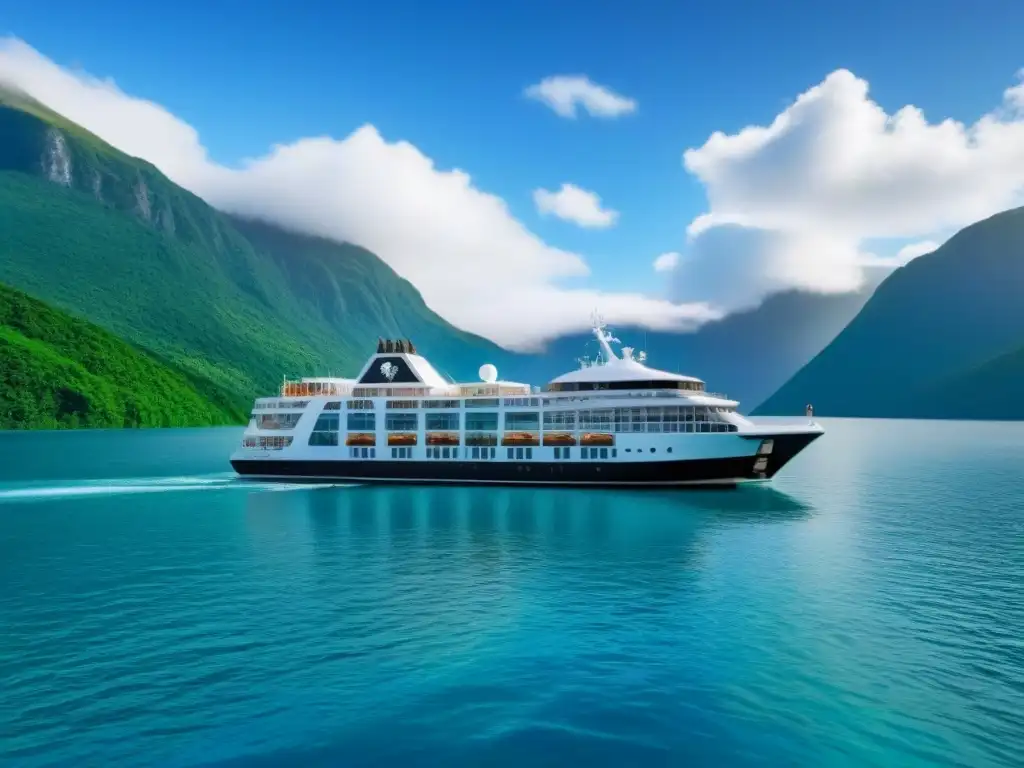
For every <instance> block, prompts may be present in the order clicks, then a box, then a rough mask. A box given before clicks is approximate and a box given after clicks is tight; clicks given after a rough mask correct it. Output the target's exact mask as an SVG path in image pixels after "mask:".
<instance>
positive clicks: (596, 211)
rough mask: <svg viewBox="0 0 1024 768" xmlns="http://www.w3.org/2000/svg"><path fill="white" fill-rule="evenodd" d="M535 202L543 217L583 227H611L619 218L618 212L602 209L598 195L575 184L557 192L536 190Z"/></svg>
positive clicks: (567, 185) (562, 187)
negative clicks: (552, 217) (550, 216)
mask: <svg viewBox="0 0 1024 768" xmlns="http://www.w3.org/2000/svg"><path fill="white" fill-rule="evenodd" d="M533 202H534V204H535V205H536V206H537V211H538V212H539V213H540V214H541V215H542V216H547V215H554V216H557V217H558V218H560V219H563V220H565V221H571V222H572V223H573V224H577V225H579V226H581V227H592V228H605V227H610V226H612V224H614V223H615V222H616V220H617V219H618V218H619V212H618V211H613V210H611V209H609V208H602V207H601V198H600V197H598V196H597V194H596V193H594V192H588V191H587V190H585V189H581V188H580V187H577V186H576V185H575V184H563V185H562V186H561V188H560V189H559V190H558V191H557V192H550V191H548V190H546V189H537V190H534V192H533Z"/></svg>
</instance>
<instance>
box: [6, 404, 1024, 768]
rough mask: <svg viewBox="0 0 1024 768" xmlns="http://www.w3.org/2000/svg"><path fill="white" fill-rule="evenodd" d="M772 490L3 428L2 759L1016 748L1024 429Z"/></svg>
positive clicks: (530, 756) (824, 459)
mask: <svg viewBox="0 0 1024 768" xmlns="http://www.w3.org/2000/svg"><path fill="white" fill-rule="evenodd" d="M825 425H826V430H827V432H826V434H825V436H824V437H823V438H822V439H820V440H819V441H818V442H816V443H815V444H813V445H812V446H811V447H810V448H809V449H808V450H807V452H806V453H805V454H804V455H801V456H799V457H797V459H796V460H795V461H794V462H793V463H792V464H790V465H789V467H787V469H786V471H784V473H783V475H782V476H781V477H778V478H776V480H775V481H774V483H773V484H772V486H771V487H767V486H762V487H749V488H744V489H740V490H736V491H690V492H687V491H683V492H668V493H666V492H619V491H580V490H528V489H494V488H487V489H470V488H408V489H406V488H373V487H339V486H333V487H332V486H323V487H304V486H293V485H272V484H261V483H253V482H245V481H241V480H238V479H235V478H234V477H233V475H232V474H231V473H230V471H225V470H226V469H228V470H229V468H228V467H227V466H226V463H225V461H226V457H227V455H228V453H229V452H230V450H231V449H232V447H233V445H234V443H235V442H236V441H237V439H238V437H239V434H240V433H239V431H238V430H231V429H229V430H182V431H166V432H161V431H153V432H78V433H30V434H10V433H0V765H3V766H18V767H19V768H22V767H24V768H34V767H35V766H75V767H76V768H77V767H81V766H114V765H117V766H242V765H246V766H248V765H252V766H370V765H381V766H398V765H402V766H409V765H416V766H423V765H445V766H460V765H488V766H503V765H510V766H511V765H515V766H542V765H564V766H596V765H614V766H634V765H674V766H676V765H679V766H681V765H686V766H704V765H707V766H746V765H763V766H815V767H817V766H900V767H901V768H903V767H909V766H953V765H956V766H972V767H974V766H1011V765H1015V766H1020V765H1021V764H1022V763H1021V761H1022V759H1024V424H1004V423H996V424H983V423H939V422H899V421H844V420H839V421H826V422H825Z"/></svg>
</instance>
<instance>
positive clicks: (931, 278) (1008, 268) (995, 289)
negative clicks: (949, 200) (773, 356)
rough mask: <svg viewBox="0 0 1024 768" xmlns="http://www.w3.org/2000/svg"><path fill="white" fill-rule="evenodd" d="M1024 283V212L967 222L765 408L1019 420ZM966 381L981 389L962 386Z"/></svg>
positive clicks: (898, 278)
mask: <svg viewBox="0 0 1024 768" xmlns="http://www.w3.org/2000/svg"><path fill="white" fill-rule="evenodd" d="M1022 286H1024V208H1019V209H1015V210H1012V211H1005V212H1004V213H1000V214H998V215H996V216H993V217H991V218H989V219H986V220H985V221H981V222H978V223H977V224H973V225H971V226H970V227H967V228H966V229H964V230H962V231H960V232H958V233H957V234H956V235H955V236H954V237H952V238H950V240H949V241H948V242H946V243H945V244H944V245H943V246H942V247H941V248H939V249H938V250H937V251H935V252H934V253H932V254H929V255H927V256H922V257H921V258H919V259H915V260H914V261H912V262H911V263H910V264H908V265H907V266H905V267H903V268H901V269H899V270H897V271H896V272H894V273H893V274H892V275H891V276H890V277H889V278H888V279H886V281H885V282H883V283H882V285H881V286H879V288H878V290H876V291H875V294H874V296H872V298H871V300H870V301H868V302H867V304H866V305H865V306H864V308H863V309H862V310H861V312H860V313H859V314H858V315H857V317H856V318H854V319H853V321H852V322H851V323H850V324H849V325H848V326H847V327H846V328H845V329H844V330H843V332H842V333H840V334H839V335H838V336H837V337H836V339H835V340H834V341H833V342H832V343H831V344H830V345H829V346H828V347H826V348H825V349H824V350H823V351H822V352H821V353H820V354H819V355H818V356H817V357H815V358H814V359H813V360H812V361H811V362H810V363H808V364H807V365H806V366H805V367H804V368H802V369H801V370H800V371H799V372H797V374H796V375H795V376H794V377H793V378H792V379H790V381H789V382H787V383H786V384H785V385H784V386H783V387H782V388H781V389H780V390H779V391H778V392H776V393H775V394H774V395H772V396H771V397H770V398H769V399H768V400H767V401H766V402H765V403H764V404H763V405H761V406H759V407H758V409H757V411H756V412H757V413H766V414H791V413H801V412H803V409H804V406H805V404H806V403H813V404H814V406H815V411H816V412H817V413H819V414H821V415H830V416H833V415H834V416H873V417H908V418H994V419H999V418H1014V417H1017V416H1020V415H1022V414H1021V409H1020V402H1021V400H1020V394H1021V392H1022V391H1024V378H1022V377H1021V376H1020V373H1021V372H1022V368H1021V367H1020V364H1019V362H1020V356H1019V352H1017V353H1016V356H1014V350H1018V349H1019V348H1020V345H1021V340H1022V339H1024V302H1022V301H1021V287H1022ZM1002 356H1006V357H1002ZM990 377H996V378H997V379H998V381H999V382H1000V384H999V386H998V387H997V386H995V380H994V379H993V380H991V381H990ZM958 382H959V383H958ZM967 383H969V384H970V386H971V387H972V389H962V387H963V386H967ZM980 403H983V405H981V404H980Z"/></svg>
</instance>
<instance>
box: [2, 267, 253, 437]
mask: <svg viewBox="0 0 1024 768" xmlns="http://www.w3.org/2000/svg"><path fill="white" fill-rule="evenodd" d="M244 418H245V412H244V411H243V410H239V409H238V408H237V407H235V405H234V404H233V402H232V397H231V395H230V394H228V393H226V392H223V391H221V390H219V389H218V388H217V387H216V386H215V385H212V384H211V383H210V382H208V381H204V380H202V379H198V378H197V377H194V376H192V375H190V374H189V373H187V372H186V371H183V370H181V369H179V368H177V367H176V366H174V365H173V364H171V363H168V362H166V361H163V360H160V359H158V358H156V357H155V356H154V355H152V354H150V353H147V352H144V351H142V350H139V349H136V348H135V347H132V346H131V345H130V344H127V343H126V342H124V341H122V340H121V339H119V338H117V337H116V336H114V335H113V334H111V333H108V332H107V331H104V330H103V329H102V328H98V327H97V326H95V325H93V324H91V323H88V322H86V321H84V320H80V319H78V318H73V317H69V316H68V315H66V314H64V313H62V312H58V311H56V310H54V309H51V308H50V307H47V306H46V305H45V304H43V303H42V302H40V301H37V300H35V299H32V298H30V297H28V296H26V295H25V294H23V293H21V292H19V291H15V290H13V289H11V288H7V287H6V286H0V429H18V428H44V429H55V428H62V427H171V426H190V425H195V424H230V423H237V422H239V421H242V420H244Z"/></svg>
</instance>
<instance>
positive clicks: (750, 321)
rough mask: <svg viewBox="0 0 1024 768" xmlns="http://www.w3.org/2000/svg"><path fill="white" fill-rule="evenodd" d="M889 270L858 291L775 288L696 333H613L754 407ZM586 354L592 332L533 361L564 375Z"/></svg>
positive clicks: (592, 350)
mask: <svg viewBox="0 0 1024 768" xmlns="http://www.w3.org/2000/svg"><path fill="white" fill-rule="evenodd" d="M887 274H888V271H886V270H874V271H872V272H871V273H870V274H869V276H868V281H867V283H866V284H865V286H864V287H863V288H862V289H861V290H860V291H858V292H856V293H850V294H843V295H834V296H822V295H815V294H809V293H802V292H798V291H791V292H787V293H782V294H777V295H774V296H771V297H769V298H768V299H766V300H765V302H764V303H763V304H762V305H761V306H760V307H758V308H757V309H753V310H750V311H748V312H740V313H737V314H734V315H729V316H728V317H725V318H723V319H722V320H720V321H717V322H713V323H708V324H706V325H704V326H702V327H701V328H699V329H698V330H696V331H694V332H693V333H663V332H654V331H645V330H644V329H642V328H615V329H614V331H615V334H616V336H618V338H620V339H621V340H622V341H623V343H627V344H630V345H632V346H635V347H636V348H637V349H644V350H646V351H647V354H648V362H649V363H650V364H651V365H653V366H654V367H656V368H663V369H665V370H670V371H676V372H679V373H686V374H689V375H693V376H697V377H699V378H702V379H704V380H705V381H706V382H707V383H708V387H709V389H712V390H714V391H716V392H724V393H726V394H728V395H729V396H730V397H733V398H736V399H738V400H739V401H740V403H741V405H742V406H745V407H746V408H751V407H753V406H754V405H756V404H757V403H759V402H761V401H762V400H763V399H764V398H765V397H767V396H768V395H769V394H770V393H772V392H774V391H775V390H776V389H777V388H778V387H779V386H781V385H782V384H783V383H784V382H785V381H786V379H788V378H789V377H790V376H792V375H793V374H794V373H795V372H796V371H798V370H799V369H800V367H801V366H802V365H804V364H805V363H807V362H808V361H809V360H810V359H811V358H812V357H814V355H815V354H817V353H818V352H820V351H821V350H822V349H823V348H824V347H825V346H826V345H827V344H828V343H829V342H830V341H831V340H832V339H833V338H835V336H836V334H838V333H839V332H840V331H841V330H842V329H843V327H844V326H845V325H846V324H847V323H848V322H849V321H850V320H851V319H852V318H853V317H854V316H855V315H856V314H857V312H858V311H860V308H861V307H862V306H864V303H865V302H866V301H867V300H868V299H869V298H870V296H871V293H872V291H874V289H875V287H876V286H877V285H878V283H879V282H881V280H882V279H884V277H885V276H886V275H887ZM584 353H587V354H589V355H590V356H591V357H594V356H596V354H597V344H596V342H595V341H594V339H593V336H590V335H582V334H580V335H573V336H567V337H564V338H561V339H558V340H557V341H555V342H552V343H551V344H550V345H549V347H548V352H547V354H546V355H545V356H544V357H543V358H542V359H539V360H536V361H529V365H530V368H531V369H532V371H531V373H533V380H535V381H542V380H546V379H548V378H551V376H554V375H557V374H558V373H563V372H564V371H565V370H566V369H567V368H572V367H573V366H574V360H575V359H576V358H578V357H580V356H581V355H583V354H584ZM523 364H525V363H523ZM521 365H522V364H521Z"/></svg>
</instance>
